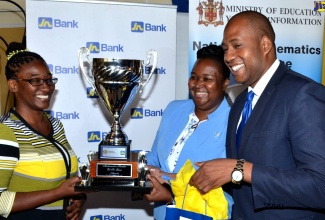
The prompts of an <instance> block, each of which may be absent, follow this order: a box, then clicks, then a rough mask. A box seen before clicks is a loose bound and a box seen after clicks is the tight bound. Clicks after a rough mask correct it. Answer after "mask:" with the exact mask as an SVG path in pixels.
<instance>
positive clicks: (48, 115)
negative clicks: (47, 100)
mask: <svg viewBox="0 0 325 220" xmlns="http://www.w3.org/2000/svg"><path fill="white" fill-rule="evenodd" d="M44 113H45V114H46V115H47V117H50V116H52V117H54V112H53V111H51V110H45V111H44Z"/></svg>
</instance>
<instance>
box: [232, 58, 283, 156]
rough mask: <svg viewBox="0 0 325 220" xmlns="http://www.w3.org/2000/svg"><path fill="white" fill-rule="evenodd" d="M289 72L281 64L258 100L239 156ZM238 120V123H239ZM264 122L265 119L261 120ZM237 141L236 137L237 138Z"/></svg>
mask: <svg viewBox="0 0 325 220" xmlns="http://www.w3.org/2000/svg"><path fill="white" fill-rule="evenodd" d="M286 70H287V67H286V66H285V65H284V64H283V62H281V63H280V66H279V67H278V69H277V70H276V71H275V73H274V75H273V76H272V78H271V79H270V81H269V83H268V84H267V85H266V87H265V89H264V91H263V93H262V95H261V97H260V98H259V99H258V101H257V103H256V105H255V107H254V109H253V111H252V114H251V115H250V117H249V119H248V120H247V123H246V125H245V127H244V130H243V133H242V138H241V145H240V147H239V155H241V154H242V153H243V152H244V150H245V146H246V145H247V141H248V140H249V138H250V136H251V135H252V133H253V131H254V128H255V127H256V124H257V123H258V122H260V118H261V115H262V113H263V112H264V110H265V109H266V107H267V105H268V102H269V100H270V98H271V97H272V95H273V93H274V91H275V90H276V84H277V83H278V82H279V81H280V80H281V79H282V77H283V74H284V73H285V71H286ZM238 120H239V118H238ZM238 120H237V122H238ZM261 120H263V119H261ZM235 139H236V137H235Z"/></svg>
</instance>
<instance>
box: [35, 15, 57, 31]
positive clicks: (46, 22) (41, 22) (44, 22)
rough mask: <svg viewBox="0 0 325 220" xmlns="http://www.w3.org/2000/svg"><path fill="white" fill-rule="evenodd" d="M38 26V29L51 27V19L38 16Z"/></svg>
mask: <svg viewBox="0 0 325 220" xmlns="http://www.w3.org/2000/svg"><path fill="white" fill-rule="evenodd" d="M38 28H39V29H52V28H53V19H52V18H49V17H39V18H38Z"/></svg>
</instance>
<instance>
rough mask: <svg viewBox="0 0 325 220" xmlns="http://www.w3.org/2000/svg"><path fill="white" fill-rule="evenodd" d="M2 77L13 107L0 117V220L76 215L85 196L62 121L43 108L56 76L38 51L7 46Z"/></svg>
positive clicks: (15, 45) (16, 44)
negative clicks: (3, 76)
mask: <svg viewBox="0 0 325 220" xmlns="http://www.w3.org/2000/svg"><path fill="white" fill-rule="evenodd" d="M7 58H8V62H7V65H6V77H7V82H8V87H9V90H10V91H11V92H12V93H13V94H14V98H15V107H13V108H12V109H10V111H9V112H8V113H7V114H5V115H3V116H1V117H0V176H1V178H0V219H1V218H6V219H33V220H36V219H47V220H49V219H53V220H54V219H55V220H58V219H78V217H79V215H80V211H81V210H82V207H83V204H84V202H85V194H81V193H78V192H75V191H74V185H75V184H78V183H80V181H81V179H80V178H79V177H77V176H76V175H77V171H78V161H77V157H76V155H75V153H74V152H73V150H72V148H71V147H70V145H69V142H68V141H67V139H66V136H65V132H64V128H63V125H62V123H61V122H60V121H59V120H57V119H55V118H53V117H51V116H47V115H46V114H45V113H44V112H43V110H44V109H47V108H48V107H49V105H50V100H51V96H52V94H53V91H54V89H55V83H56V82H57V78H54V77H53V76H52V74H51V72H50V70H49V68H48V66H47V64H46V62H45V60H44V59H43V58H42V57H41V56H40V55H38V54H36V53H33V52H30V51H28V50H27V49H26V48H25V47H23V45H21V44H19V43H11V44H10V45H9V46H8V49H7Z"/></svg>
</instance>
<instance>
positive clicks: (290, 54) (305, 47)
mask: <svg viewBox="0 0 325 220" xmlns="http://www.w3.org/2000/svg"><path fill="white" fill-rule="evenodd" d="M209 10H210V11H212V12H213V13H205V12H208V11H209ZM247 10H254V11H258V12H261V13H262V14H264V15H265V16H267V17H268V18H269V20H270V22H271V23H272V25H273V28H274V31H275V33H276V40H275V43H276V47H277V56H278V58H279V59H280V60H282V61H284V62H285V63H286V64H287V66H288V67H290V68H291V69H292V70H295V71H297V72H300V73H301V74H304V75H306V76H308V77H310V78H312V79H314V80H315V81H317V82H321V71H322V54H323V50H322V48H323V36H324V33H323V30H324V13H322V12H317V11H314V1H312V0H290V1H282V0H265V1H258V0H242V1H237V2H235V1H231V0H223V1H219V0H217V1H213V2H212V3H210V4H209V3H208V2H207V1H201V0H193V1H190V5H189V67H191V66H192V65H193V63H194V61H195V55H196V51H197V50H198V49H199V48H201V47H202V46H204V45H208V44H221V41H222V38H223V30H224V27H225V25H226V24H227V22H228V20H229V19H230V18H231V16H233V15H235V14H237V13H239V12H241V11H247ZM200 11H201V12H202V15H200ZM220 12H221V14H220ZM214 15H216V16H214Z"/></svg>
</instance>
